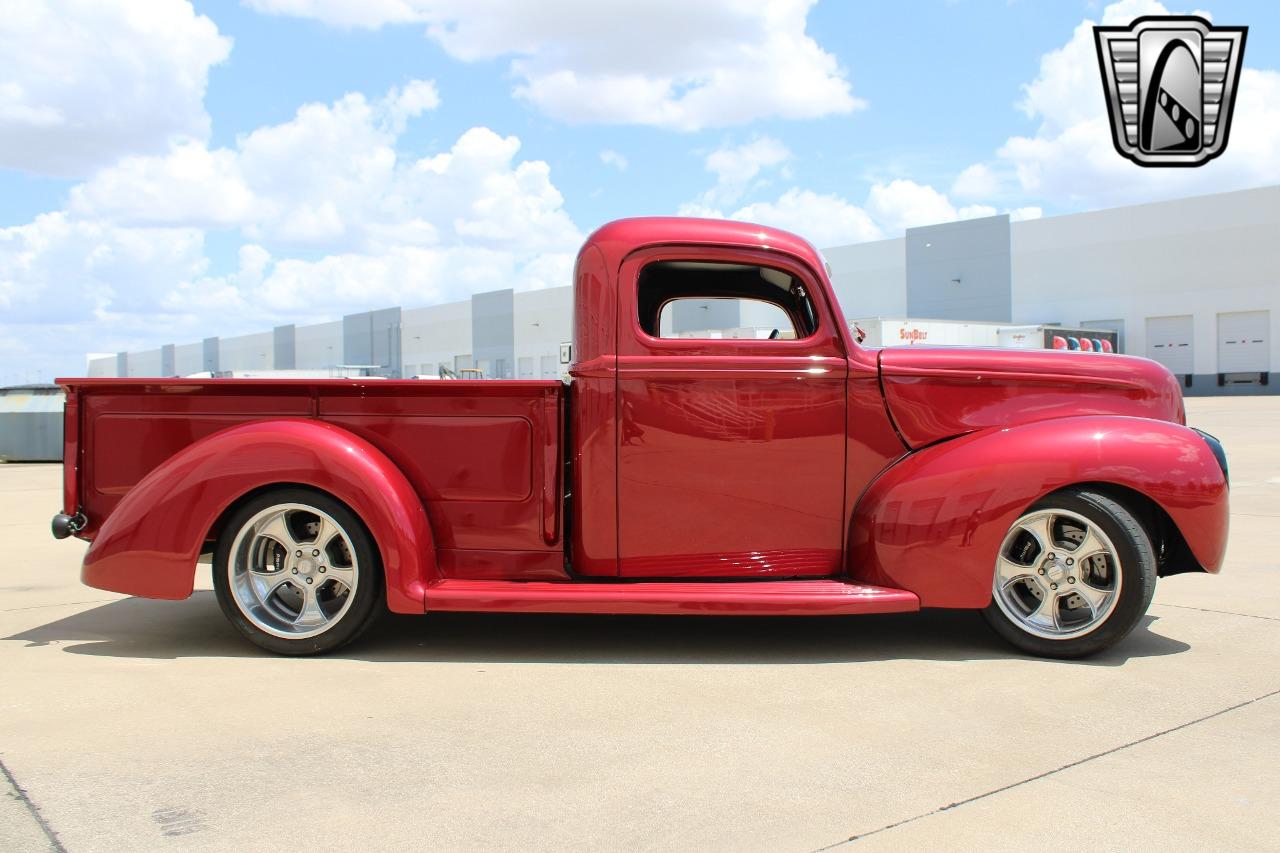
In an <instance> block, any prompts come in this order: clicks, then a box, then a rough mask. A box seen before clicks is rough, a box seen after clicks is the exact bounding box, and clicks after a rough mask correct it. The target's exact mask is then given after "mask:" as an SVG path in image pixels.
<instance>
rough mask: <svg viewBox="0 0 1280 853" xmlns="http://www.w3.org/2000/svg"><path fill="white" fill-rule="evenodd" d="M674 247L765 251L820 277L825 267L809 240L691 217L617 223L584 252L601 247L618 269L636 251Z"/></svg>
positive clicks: (602, 230) (596, 235) (605, 228)
mask: <svg viewBox="0 0 1280 853" xmlns="http://www.w3.org/2000/svg"><path fill="white" fill-rule="evenodd" d="M674 244H683V245H715V246H735V247H739V248H745V249H765V250H768V251H778V252H783V253H785V254H789V255H792V256H794V257H796V258H798V259H800V260H802V261H804V262H805V263H807V264H809V265H810V266H811V267H813V268H814V269H815V270H818V271H819V272H820V273H821V272H822V271H823V266H824V263H823V260H822V256H821V255H820V254H819V253H818V250H817V249H815V248H814V247H813V245H812V244H811V243H810V242H809V241H808V240H805V239H804V238H803V237H798V236H796V235H795V234H792V233H790V232H788V231H783V230H781V229H778V228H770V227H768V226H767V225H756V224H754V223H751V222H733V221H729V220H725V219H696V218H693V217H687V216H641V217H635V218H631V219H616V220H614V221H613V222H609V223H607V224H605V225H602V226H600V227H599V228H597V229H596V230H595V231H594V232H592V234H591V236H589V237H588V238H587V241H586V243H584V244H583V246H582V251H583V252H585V251H587V250H589V249H590V248H592V247H593V246H594V247H598V248H599V249H600V250H601V251H602V252H603V253H604V255H605V258H606V260H607V261H608V262H609V263H608V265H609V266H616V264H618V263H621V261H622V259H623V258H625V257H626V256H627V255H629V254H630V253H631V252H633V251H635V250H636V249H641V248H644V247H646V246H661V245H674Z"/></svg>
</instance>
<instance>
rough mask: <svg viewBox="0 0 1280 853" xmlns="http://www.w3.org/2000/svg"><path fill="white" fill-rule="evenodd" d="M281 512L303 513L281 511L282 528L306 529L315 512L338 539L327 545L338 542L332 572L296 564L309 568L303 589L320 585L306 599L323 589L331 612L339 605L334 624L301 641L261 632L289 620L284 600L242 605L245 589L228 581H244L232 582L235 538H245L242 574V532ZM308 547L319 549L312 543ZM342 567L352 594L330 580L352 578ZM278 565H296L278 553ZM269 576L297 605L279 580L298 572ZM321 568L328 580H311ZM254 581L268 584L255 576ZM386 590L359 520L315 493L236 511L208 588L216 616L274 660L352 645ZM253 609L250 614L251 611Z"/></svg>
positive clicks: (272, 498)
mask: <svg viewBox="0 0 1280 853" xmlns="http://www.w3.org/2000/svg"><path fill="white" fill-rule="evenodd" d="M281 507H300V508H301V509H293V508H291V509H289V510H287V518H288V519H289V521H288V522H287V523H289V524H294V525H297V524H299V523H302V524H303V526H304V527H305V522H306V521H307V520H309V519H310V518H315V519H317V520H319V518H320V517H321V516H320V515H319V514H316V515H314V516H311V515H308V513H307V512H306V509H313V510H316V511H318V513H323V514H324V515H327V516H328V517H329V520H332V521H333V522H334V523H336V524H337V526H338V528H339V530H338V534H340V535H338V534H335V539H330V540H329V542H330V543H334V542H335V541H336V542H337V544H336V547H337V548H338V549H339V550H338V551H337V552H335V553H336V554H337V555H338V556H337V557H336V559H335V560H334V561H333V563H334V564H333V566H332V567H326V566H323V565H319V564H321V563H323V562H325V557H317V558H311V559H305V560H299V561H298V562H306V563H307V564H308V565H307V570H306V571H305V572H304V573H303V575H301V577H302V578H303V579H307V578H308V577H310V579H308V580H307V582H308V583H309V584H310V583H312V580H315V581H320V583H319V584H313V586H315V587H316V588H315V589H314V590H313V591H310V592H311V594H313V595H315V596H320V595H321V594H322V592H323V591H324V590H326V589H327V590H329V591H330V596H331V597H330V599H329V604H330V605H334V604H338V603H340V604H341V606H337V607H334V618H333V621H332V624H326V625H323V626H322V627H317V628H313V629H310V630H311V631H312V632H313V633H309V634H308V635H306V636H299V637H289V636H278V635H277V634H275V633H272V632H271V630H268V629H265V628H264V627H263V626H264V625H267V624H269V623H271V622H274V621H277V620H276V616H277V614H283V616H284V617H287V616H288V615H289V611H288V609H287V607H285V606H283V605H282V604H281V603H280V602H281V599H282V598H283V595H284V593H281V594H279V595H277V594H276V593H272V595H271V596H268V597H267V598H268V599H269V601H268V602H267V603H266V604H264V603H263V602H262V601H254V600H250V601H249V602H247V603H246V601H245V599H244V598H242V596H246V595H250V594H252V593H249V592H247V590H248V587H246V586H245V585H244V584H243V583H241V584H239V585H237V582H236V580H235V579H234V577H241V578H243V577H244V576H245V575H244V574H243V570H241V571H240V572H239V573H238V574H235V575H234V576H233V572H232V566H231V561H232V556H233V555H232V550H233V547H236V542H237V539H241V537H240V534H241V532H242V531H244V532H245V537H244V539H241V544H240V546H239V549H238V550H239V551H240V552H241V556H240V557H239V558H238V559H239V560H240V561H241V565H242V566H243V565H244V561H245V560H246V559H247V555H246V548H249V547H251V546H250V545H246V544H245V540H247V539H249V537H250V536H251V533H250V531H248V530H247V529H246V528H247V526H248V525H250V524H251V522H252V521H253V520H254V519H255V518H257V517H259V516H260V515H261V514H262V513H264V512H267V511H269V510H272V509H278V508H281ZM298 518H300V519H301V521H300V522H299V521H297V520H295V519H298ZM317 529H320V528H317ZM317 537H318V534H317ZM294 544H297V543H294ZM309 544H323V543H319V542H318V541H317V542H313V543H309ZM268 547H272V546H270V543H268ZM303 547H305V545H303ZM282 550H284V549H282ZM317 552H318V549H317ZM299 553H301V552H299ZM308 557H309V555H308ZM344 559H346V560H350V561H351V565H352V566H354V567H356V570H355V572H354V573H352V577H353V582H352V586H353V587H354V588H353V589H352V588H350V587H346V586H343V585H342V584H341V583H340V582H339V581H338V580H337V579H336V578H335V575H337V574H338V573H341V572H350V568H344V567H342V566H339V565H338V562H339V561H341V560H344ZM284 560H286V561H288V562H294V560H293V558H292V557H290V556H289V555H288V554H287V553H284ZM273 568H276V569H278V572H279V574H278V575H277V576H278V577H279V578H280V581H278V582H277V585H278V586H277V588H283V589H284V592H285V593H289V594H291V595H292V597H294V598H296V599H297V600H299V601H301V600H302V598H303V593H304V592H306V591H307V590H305V588H304V587H302V586H301V584H300V583H299V582H297V581H296V579H293V578H289V577H286V576H285V573H286V572H291V573H292V574H293V575H297V574H298V573H297V572H296V571H294V568H296V567H290V566H289V565H288V564H287V562H286V563H285V564H283V565H279V564H277V565H276V566H273ZM326 568H328V574H327V577H326V575H321V574H316V572H325V571H326ZM258 577H270V576H269V575H265V574H260V575H258ZM384 583H385V581H384V577H383V570H382V560H381V557H380V555H379V552H378V548H377V546H376V545H375V544H374V541H373V537H372V536H371V535H370V534H369V532H368V530H367V529H366V528H365V526H364V524H363V522H361V521H360V518H359V517H358V516H357V515H356V514H355V513H353V512H352V511H351V510H350V509H348V508H347V506H346V505H345V504H343V503H342V502H340V501H338V500H336V499H335V498H334V497H332V496H331V495H328V494H325V493H324V492H320V491H317V490H313V489H305V488H298V487H283V488H279V489H272V490H271V491H268V492H264V493H262V494H259V495H256V496H254V497H253V498H252V499H250V500H248V501H246V502H245V503H244V504H243V505H242V506H240V507H239V508H238V509H236V511H235V512H233V513H232V514H231V516H230V517H229V518H228V519H227V522H226V524H225V525H224V526H223V530H222V534H221V535H220V536H219V537H218V543H217V546H216V548H215V550H214V556H213V588H214V591H215V593H216V594H217V598H218V605H219V606H220V607H221V608H222V612H223V614H224V615H225V616H226V617H227V619H228V621H230V622H231V624H232V625H234V626H235V627H236V630H238V631H239V632H240V633H241V634H243V635H244V636H245V637H246V638H247V639H248V640H249V641H250V642H252V643H254V644H256V645H258V646H261V647H262V648H264V649H266V650H267V651H270V652H274V653H276V654H280V655H318V654H324V653H326V652H331V651H334V650H335V649H338V648H340V647H342V646H345V645H346V644H347V643H350V642H351V641H352V640H355V639H356V638H357V637H359V636H360V635H361V634H363V633H364V632H365V631H366V630H368V629H369V627H370V626H371V625H372V624H373V623H374V622H375V621H377V619H378V617H379V616H380V615H381V614H382V613H383V612H384V611H385V610H386V607H385V606H384V604H383V598H384V596H383V585H384ZM295 587H296V590H295ZM273 596H274V597H273ZM348 597H349V599H350V600H349V602H348V601H347V598H348ZM251 605H255V606H252V607H251ZM268 605H270V608H271V609H268ZM251 610H252V611H253V612H254V613H256V616H251V615H250V612H249V611H251ZM298 615H299V616H301V615H302V610H301V606H299V609H298ZM278 621H280V622H281V623H285V622H287V618H281V619H279V620H278ZM277 629H278V630H280V629H283V632H284V633H286V634H287V632H288V630H289V629H288V628H287V626H286V625H283V624H282V625H279V626H277ZM300 630H301V631H303V632H304V633H305V632H306V629H305V628H304V629H300Z"/></svg>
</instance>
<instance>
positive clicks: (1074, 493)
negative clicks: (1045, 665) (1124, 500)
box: [983, 489, 1156, 658]
mask: <svg viewBox="0 0 1280 853" xmlns="http://www.w3.org/2000/svg"><path fill="white" fill-rule="evenodd" d="M1155 585H1156V558H1155V553H1154V551H1153V549H1152V546H1151V540H1150V538H1149V537H1148V536H1147V533H1146V531H1145V530H1143V528H1142V525H1141V524H1140V523H1139V522H1138V520H1137V519H1136V518H1135V517H1134V516H1133V514H1132V513H1130V512H1129V511H1128V510H1127V509H1125V507H1124V506H1122V505H1121V504H1119V503H1118V502H1116V501H1115V500H1113V499H1111V498H1109V497H1107V496H1106V495H1102V494H1099V493H1097V492H1091V491H1088V490H1085V489H1069V490H1066V491H1062V492H1058V493H1055V494H1053V495H1050V496H1049V497H1047V498H1045V499H1044V500H1043V501H1041V502H1039V503H1038V504H1036V505H1035V506H1034V507H1032V508H1031V509H1030V510H1029V511H1028V512H1027V513H1026V514H1024V515H1023V516H1021V517H1020V518H1019V519H1018V520H1017V521H1015V522H1014V523H1013V526H1012V527H1011V528H1010V529H1009V532H1008V534H1007V535H1006V536H1005V538H1004V541H1003V543H1001V546H1000V553H999V555H998V556H997V558H996V565H995V578H994V580H993V582H992V590H991V592H992V597H991V599H992V600H991V604H989V605H988V606H987V608H986V610H984V611H983V615H984V616H985V617H986V620H987V622H988V623H989V624H990V625H991V627H992V628H993V629H995V631H996V633H998V634H999V635H1000V636H1002V637H1004V638H1005V639H1006V640H1008V641H1009V642H1010V643H1012V644H1013V645H1015V646H1017V647H1018V648H1019V649H1022V650H1023V651H1025V652H1029V653H1031V654H1035V655H1041V656H1045V657H1058V658H1073V657H1082V656H1084V655H1090V654H1095V653H1096V652H1099V651H1102V650H1103V649H1105V648H1108V647H1109V646H1111V645H1113V644H1115V643H1116V642H1118V641H1119V640H1121V639H1123V638H1124V636H1125V635H1127V634H1128V633H1129V632H1130V631H1132V630H1133V629H1134V627H1135V626H1136V625H1137V624H1138V621H1139V620H1140V619H1141V618H1142V615H1143V614H1144V613H1146V612H1147V607H1148V606H1149V605H1150V604H1151V597H1152V595H1153V594H1154V593H1155Z"/></svg>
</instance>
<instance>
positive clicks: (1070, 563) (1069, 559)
mask: <svg viewBox="0 0 1280 853" xmlns="http://www.w3.org/2000/svg"><path fill="white" fill-rule="evenodd" d="M1075 563H1076V561H1075V560H1073V559H1071V558H1070V557H1067V565H1068V566H1074V565H1075Z"/></svg>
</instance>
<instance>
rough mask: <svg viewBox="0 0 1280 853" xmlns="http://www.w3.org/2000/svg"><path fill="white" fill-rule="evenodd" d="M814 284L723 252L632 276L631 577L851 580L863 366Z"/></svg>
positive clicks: (692, 253) (635, 263) (621, 425)
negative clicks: (847, 552)
mask: <svg viewBox="0 0 1280 853" xmlns="http://www.w3.org/2000/svg"><path fill="white" fill-rule="evenodd" d="M812 275H813V274H812V272H811V271H809V270H807V269H806V268H805V267H803V266H802V265H799V264H791V263H788V262H784V261H780V260H778V259H777V258H776V257H774V256H771V255H767V254H765V253H756V252H740V253H732V254H730V255H726V253H725V252H724V251H723V250H717V251H715V252H711V251H707V250H696V249H688V250H683V251H678V252H677V251H676V250H673V249H665V250H662V251H661V252H658V251H649V252H641V253H637V254H636V255H633V256H632V257H631V258H629V259H628V261H627V262H626V263H625V264H624V265H623V268H622V271H621V273H620V277H619V286H620V289H621V291H622V292H621V293H620V297H621V299H620V302H621V305H620V309H621V310H620V311H619V333H618V341H619V357H618V406H619V408H618V418H619V422H618V457H617V458H618V550H619V573H620V574H621V575H622V576H623V577H667V578H681V577H751V576H769V577H804V576H823V575H834V574H838V573H839V572H840V571H841V568H842V565H843V564H842V555H843V545H844V539H845V533H846V531H845V530H844V523H843V509H844V467H845V458H844V455H845V438H844V436H845V408H846V402H845V400H846V393H845V380H846V374H847V371H848V363H847V361H846V359H845V357H844V351H843V344H842V341H841V339H840V335H839V332H838V331H837V327H836V324H835V323H834V322H833V319H832V314H831V312H830V306H828V305H826V304H825V302H824V301H823V295H822V294H823V293H824V291H823V290H822V289H821V287H819V286H817V285H816V283H815V282H814V280H813V277H812Z"/></svg>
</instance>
